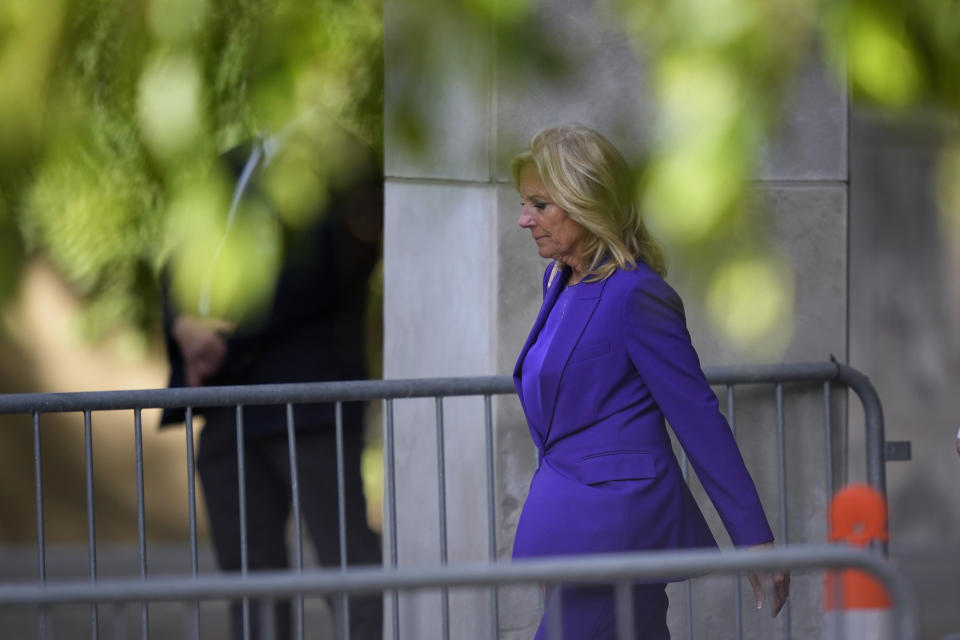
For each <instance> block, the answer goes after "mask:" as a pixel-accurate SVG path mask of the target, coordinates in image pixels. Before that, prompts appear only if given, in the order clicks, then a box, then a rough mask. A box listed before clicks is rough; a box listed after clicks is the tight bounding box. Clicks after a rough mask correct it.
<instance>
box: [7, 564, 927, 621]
mask: <svg viewBox="0 0 960 640" xmlns="http://www.w3.org/2000/svg"><path fill="white" fill-rule="evenodd" d="M826 568H834V569H838V568H855V569H859V570H861V571H865V572H867V573H869V574H872V575H873V576H875V577H876V578H877V579H878V580H879V581H880V582H881V583H882V584H883V585H884V587H886V589H887V590H888V592H889V594H890V596H891V600H892V604H893V609H892V614H893V618H892V620H893V624H892V626H893V633H894V634H895V637H896V638H898V639H899V640H913V638H914V633H915V604H914V602H913V597H912V594H911V592H910V590H909V587H908V586H907V583H906V581H905V579H904V578H903V577H902V576H901V575H900V574H899V573H898V572H897V571H896V570H894V569H893V567H892V566H891V565H889V564H888V563H887V562H886V561H885V560H884V558H883V557H882V555H880V554H878V553H875V552H870V551H862V550H857V549H853V548H850V547H844V546H812V545H811V546H803V545H797V546H794V547H792V548H782V549H770V550H752V551H712V550H687V551H671V552H659V553H651V552H645V553H620V554H600V555H590V556H579V557H573V558H560V559H546V560H543V559H541V560H527V561H524V562H519V563H515V564H509V565H507V564H484V565H474V566H446V567H445V566H439V567H404V568H402V569H392V570H377V569H357V570H351V571H348V572H339V571H330V570H327V571H305V572H301V573H299V574H295V575H291V574H289V573H287V572H275V573H258V574H254V575H248V576H243V577H234V578H230V577H226V576H205V577H202V578H200V577H194V578H186V577H180V578H158V579H155V580H151V581H135V580H113V581H103V582H100V583H97V584H93V585H90V584H85V583H80V584H70V583H64V584H57V585H46V586H30V587H11V586H0V606H10V605H17V606H23V605H30V606H39V607H50V606H56V605H63V604H69V603H89V604H91V605H96V604H103V603H113V604H117V605H123V604H126V603H136V602H143V601H154V602H160V601H179V602H184V601H194V602H196V601H198V600H210V599H227V598H252V597H261V598H266V599H271V598H283V597H290V596H296V595H299V596H303V595H304V594H311V595H321V594H325V595H331V596H334V595H342V594H359V593H370V592H375V593H380V592H383V593H386V592H397V591H400V590H412V589H444V590H447V589H451V588H470V587H473V588H480V587H489V588H493V589H496V588H497V587H499V586H504V585H508V584H514V583H520V582H526V583H541V584H569V583H576V584H584V583H590V584H610V585H613V586H614V587H615V598H616V617H617V640H630V639H631V638H634V637H635V636H634V634H635V628H634V622H635V621H634V617H633V612H632V598H631V594H630V592H631V589H632V588H633V585H634V584H635V583H636V582H637V581H639V580H650V579H665V578H666V577H668V576H675V575H683V574H689V573H697V574H702V573H704V572H716V573H732V572H747V571H769V570H774V569H790V570H793V571H797V570H800V571H804V570H813V569H826ZM268 635H269V634H268ZM559 635H562V634H558V635H555V636H552V637H554V638H557V640H560V638H559ZM120 637H123V636H122V635H121V636H120Z"/></svg>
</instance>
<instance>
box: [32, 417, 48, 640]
mask: <svg viewBox="0 0 960 640" xmlns="http://www.w3.org/2000/svg"><path fill="white" fill-rule="evenodd" d="M33 477H34V487H35V488H34V492H35V498H36V505H37V573H38V576H37V578H38V580H39V584H41V585H44V584H46V582H47V547H46V533H45V531H44V519H43V447H42V443H41V438H40V412H38V411H34V412H33ZM48 619H49V618H48V613H47V607H46V605H44V606H41V607H40V640H47V625H48Z"/></svg>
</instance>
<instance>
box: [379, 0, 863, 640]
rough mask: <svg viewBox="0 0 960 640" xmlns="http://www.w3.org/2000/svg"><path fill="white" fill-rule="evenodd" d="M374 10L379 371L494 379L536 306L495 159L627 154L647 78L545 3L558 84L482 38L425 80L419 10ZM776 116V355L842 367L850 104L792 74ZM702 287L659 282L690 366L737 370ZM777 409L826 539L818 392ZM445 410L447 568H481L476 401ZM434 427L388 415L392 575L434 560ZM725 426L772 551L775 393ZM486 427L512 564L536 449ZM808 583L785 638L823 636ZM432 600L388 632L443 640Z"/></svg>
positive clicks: (479, 625)
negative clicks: (781, 263) (582, 135)
mask: <svg viewBox="0 0 960 640" xmlns="http://www.w3.org/2000/svg"><path fill="white" fill-rule="evenodd" d="M386 5H387V6H386V12H385V16H386V38H387V40H386V49H387V58H386V80H387V92H386V103H387V114H388V121H387V128H386V134H385V147H386V173H387V178H386V179H387V188H386V232H385V276H384V286H385V294H384V296H385V297H384V313H385V318H384V325H385V329H384V333H385V335H384V375H385V376H386V377H411V376H448V375H475V374H508V373H510V372H511V371H512V369H513V365H514V360H515V358H516V354H517V353H518V352H519V349H520V347H521V346H522V343H523V340H524V339H525V337H526V334H527V332H528V330H529V328H530V326H531V324H532V323H533V320H534V318H535V316H536V313H537V310H538V308H539V305H540V276H541V274H542V270H543V268H544V266H545V263H544V261H543V260H541V259H540V258H539V257H538V256H537V255H536V251H535V248H534V247H533V245H532V244H531V242H530V239H529V237H528V235H527V234H525V233H524V232H522V231H520V230H519V229H518V228H517V226H516V218H517V216H518V213H519V205H518V202H519V201H518V196H517V194H516V193H515V191H514V189H513V186H512V185H511V184H510V181H509V176H508V164H507V159H508V158H509V156H510V155H512V154H513V153H515V152H516V151H518V150H520V149H521V148H522V147H523V146H524V145H525V144H526V142H527V141H528V140H529V138H530V136H531V135H532V134H533V133H534V132H536V131H537V130H539V129H540V128H542V127H545V126H548V125H552V124H558V123H561V122H567V121H574V120H575V121H580V122H583V123H585V124H587V125H589V126H593V127H595V128H597V129H598V130H600V131H602V132H604V133H605V134H607V135H608V136H609V137H610V138H611V139H612V140H614V142H615V143H616V144H618V146H619V147H620V148H621V150H622V151H624V152H625V153H626V154H627V155H632V154H635V153H636V152H638V151H639V150H640V149H642V148H643V146H644V144H645V143H646V142H647V141H648V140H649V138H650V133H651V132H650V128H651V123H652V120H651V117H650V115H649V114H650V111H651V109H650V99H649V97H648V80H647V76H646V71H645V68H644V65H643V63H642V61H641V60H638V59H637V57H636V55H635V54H634V52H633V49H632V48H631V46H630V44H629V41H628V40H627V38H626V36H625V35H624V34H622V33H620V32H619V31H618V30H617V29H616V28H615V26H613V25H611V24H610V23H609V22H608V21H606V20H605V18H604V17H602V16H601V15H600V14H599V12H598V10H596V9H595V8H592V7H591V3H579V2H563V1H560V0H557V1H555V2H546V3H541V5H540V7H539V8H538V9H537V11H538V12H539V14H540V15H538V16H537V18H536V20H537V24H539V25H541V30H540V33H538V34H533V35H531V38H534V39H538V38H540V39H542V38H549V39H550V40H551V41H554V42H563V43H564V48H565V51H566V53H567V58H568V59H569V60H576V61H577V62H578V66H577V67H576V68H575V69H574V70H573V71H572V72H571V73H567V74H564V75H560V76H557V77H550V76H543V77H540V78H533V79H531V78H530V77H529V76H521V75H520V73H519V72H518V71H517V70H516V68H515V67H514V66H513V64H512V63H513V61H512V60H511V59H509V56H504V55H501V54H502V52H501V51H500V50H498V47H497V45H496V42H497V40H496V39H495V38H484V37H477V38H475V39H468V40H467V41H466V42H463V41H451V42H450V45H449V48H448V49H447V50H446V51H445V55H444V56H441V57H442V61H440V62H438V67H439V69H440V71H436V70H434V71H433V72H431V73H426V72H422V71H421V70H419V69H418V67H417V65H416V63H415V60H414V58H415V56H413V55H412V54H411V51H415V48H413V49H411V48H409V47H405V46H404V44H405V43H407V42H409V39H410V38H423V39H424V42H425V43H426V42H427V41H428V40H429V43H430V46H435V45H436V40H435V37H437V36H436V34H433V35H431V30H432V29H435V28H437V26H436V24H435V23H434V22H432V20H433V19H434V16H430V15H418V14H417V13H416V12H415V11H413V10H411V7H410V6H409V5H408V4H407V3H406V2H404V0H388V2H387V3H386ZM424 46H426V44H425V45H424ZM531 46H533V45H531ZM435 58H436V56H435V57H434V59H435ZM435 61H436V60H435ZM411 104H412V105H419V107H421V108H425V109H428V110H429V113H430V114H431V120H430V121H429V124H430V126H431V127H432V128H433V129H434V130H435V131H438V132H441V135H440V136H438V139H437V140H435V141H434V143H433V144H432V146H430V147H429V148H428V150H427V152H426V153H425V154H421V155H415V154H412V153H411V152H409V151H408V150H407V149H406V147H405V146H404V144H403V141H404V140H405V139H406V138H409V137H410V135H409V131H408V129H407V128H405V123H404V122H403V121H402V120H399V119H395V118H393V116H391V115H390V114H392V113H394V112H395V111H397V109H395V107H398V106H403V105H411ZM788 104H789V108H788V109H787V111H786V115H785V120H784V122H785V124H784V127H783V130H782V132H781V133H780V134H779V136H778V137H777V138H776V139H774V140H771V141H770V143H769V144H768V146H767V148H766V150H765V153H764V159H763V164H762V167H761V169H760V170H759V173H758V175H757V180H758V182H757V187H756V191H755V197H754V198H753V200H752V205H751V207H752V208H753V209H754V211H755V215H757V216H762V217H764V219H765V220H767V222H768V223H769V228H770V238H771V240H770V241H771V242H775V243H777V244H778V245H779V246H780V247H782V249H783V251H784V253H785V254H786V255H787V256H789V259H790V261H791V263H792V266H793V267H794V269H795V270H796V273H797V291H796V315H795V317H794V319H793V320H794V325H795V329H796V333H795V336H794V338H793V341H792V343H791V344H790V346H789V348H788V349H787V352H786V354H785V356H784V360H791V361H795V360H825V359H827V358H828V357H829V355H830V354H834V355H836V356H837V358H838V359H840V360H844V359H845V357H846V351H847V335H846V332H847V329H846V323H847V284H846V283H847V260H846V255H847V254H846V252H847V235H846V234H847V165H846V113H847V103H846V98H845V96H844V94H843V92H842V91H841V90H840V89H839V88H838V87H837V86H835V84H834V83H833V82H831V80H829V79H828V77H827V74H826V73H825V72H824V71H823V70H822V68H821V67H820V66H817V65H812V66H811V67H809V68H807V69H804V70H803V71H802V73H801V74H800V75H799V76H798V78H797V79H796V82H795V83H794V85H793V92H792V94H791V97H790V99H789V101H788ZM401 111H402V109H401ZM669 249H670V248H669V247H667V250H668V253H669ZM702 275H703V274H698V273H690V272H685V271H684V268H683V265H682V264H676V263H675V262H674V263H673V266H672V272H671V275H670V276H669V277H668V280H669V281H670V282H671V283H672V284H673V285H674V286H675V287H676V288H677V289H678V290H679V291H680V293H681V295H683V296H684V299H685V303H686V305H687V313H688V317H689V319H690V324H691V331H692V333H693V336H694V342H695V345H696V346H697V348H698V349H699V351H700V354H701V357H702V360H703V362H704V364H705V365H715V364H738V363H740V360H738V354H736V353H734V352H733V351H731V350H730V349H728V348H726V347H725V346H724V344H723V343H722V342H721V341H720V340H719V339H718V337H717V335H716V334H715V333H714V332H713V331H712V330H711V328H710V327H709V326H708V323H707V321H706V314H705V313H704V311H703V301H702V300H701V299H699V298H698V295H697V294H696V291H697V288H696V287H694V286H692V284H691V283H693V282H695V280H696V278H698V277H702ZM785 397H786V412H785V418H786V426H787V430H788V431H787V447H788V468H787V471H786V473H787V487H788V495H789V503H790V508H789V510H788V513H787V531H788V533H789V540H790V541H791V542H821V541H824V540H825V537H826V525H825V514H826V505H827V492H826V489H825V485H824V480H823V478H824V477H825V475H826V467H825V462H824V454H823V448H824V436H823V430H822V429H823V428H822V422H823V415H824V405H823V399H822V395H821V389H820V388H819V387H818V386H817V387H815V388H807V389H802V390H800V391H799V392H797V391H793V390H788V391H787V394H786V396H785ZM723 400H725V397H724V398H723ZM445 406H446V412H445V420H446V425H445V426H446V432H445V441H446V443H445V452H446V456H447V466H446V469H447V474H446V481H447V485H446V489H447V508H448V512H449V524H448V526H449V539H450V545H451V547H450V561H451V562H482V561H485V560H486V557H487V556H486V554H487V543H488V539H487V536H486V527H485V522H486V520H485V518H486V495H485V492H484V485H483V482H482V479H483V472H484V459H483V432H482V427H483V423H482V417H483V414H482V405H481V403H480V401H479V400H474V401H469V400H463V401H456V402H454V401H448V402H447V404H446V405H445ZM842 408H843V394H842V393H840V392H837V393H835V394H834V403H833V406H832V409H831V411H832V414H833V417H834V418H835V420H834V424H835V425H840V426H842V424H843V420H842V412H841V409H842ZM434 413H435V408H434V406H433V403H432V402H422V403H418V402H408V403H399V402H398V404H397V416H396V417H397V423H396V432H397V435H396V443H397V455H398V474H399V475H398V481H397V491H398V511H399V521H398V531H397V534H398V542H399V561H400V564H401V565H413V564H428V565H432V564H436V563H437V562H438V561H439V555H438V554H439V552H438V537H437V536H438V534H437V530H438V527H437V525H436V524H435V523H436V522H437V517H438V516H437V497H436V496H437V486H436V485H437V482H436V445H435V436H434V432H435V429H434ZM736 422H737V427H738V435H739V436H740V440H741V442H742V443H743V449H744V454H745V458H746V459H747V462H748V466H749V467H750V469H751V472H752V473H753V474H754V477H755V479H756V481H757V484H758V486H759V488H760V492H761V497H762V499H763V500H764V504H765V506H766V507H767V509H768V514H769V516H770V520H771V525H772V526H773V528H774V531H775V532H777V535H778V537H781V538H782V537H783V533H782V531H781V525H780V522H779V515H778V509H779V504H778V499H777V488H778V486H779V475H778V469H777V458H776V448H775V445H776V413H775V404H774V399H773V390H772V389H765V390H763V391H762V392H759V391H758V392H752V391H743V392H740V393H738V395H737V414H736ZM494 429H495V449H496V479H495V482H496V508H497V514H496V517H497V541H496V542H497V548H498V553H499V555H500V557H501V558H504V559H506V558H509V555H510V550H511V546H512V539H513V531H514V528H515V526H516V522H517V519H518V517H519V514H520V510H521V508H522V505H523V501H524V498H525V497H526V491H527V484H528V482H529V478H530V476H531V474H532V472H533V469H534V466H535V460H534V456H535V453H534V449H533V446H532V444H531V443H530V439H529V434H528V432H527V427H526V424H525V421H524V419H523V415H522V412H521V411H520V407H519V403H518V402H517V401H516V399H515V398H513V397H511V398H503V399H499V400H497V402H496V403H495V424H494ZM451 460H456V462H455V463H451ZM694 484H695V485H696V483H695V482H694ZM707 512H708V514H709V515H708V518H709V519H711V524H712V526H713V527H714V530H715V531H716V532H717V534H718V537H719V538H721V539H726V536H725V534H724V533H723V532H722V526H720V525H719V523H718V521H717V518H716V516H715V514H713V513H712V507H710V508H708V509H707ZM732 580H733V579H732V578H707V579H703V580H698V581H696V582H695V583H694V585H693V592H694V595H695V598H696V599H695V605H694V606H695V609H696V617H695V621H696V622H695V627H694V636H693V637H706V635H705V633H706V629H708V628H709V629H711V630H714V631H716V630H718V629H725V628H727V627H730V628H732V627H731V625H732V624H733V616H732V614H731V606H732V602H733V599H732V598H733V596H732V595H731V594H732V591H731V589H730V584H731V581H732ZM820 584H821V581H820V579H819V577H816V576H811V577H810V578H803V577H798V578H796V579H795V580H794V596H793V602H794V615H793V619H792V626H793V628H794V630H795V636H794V637H810V638H814V637H819V634H820V623H819V621H820V619H821V616H820V600H819V598H820ZM740 589H741V591H742V593H743V596H744V600H743V604H744V609H743V613H744V615H743V617H744V619H745V622H746V627H745V628H746V630H747V633H746V637H748V638H762V637H769V636H770V634H771V633H773V632H774V631H775V630H778V629H779V628H780V625H783V624H784V621H783V619H782V618H781V619H778V620H777V621H773V622H771V621H770V620H769V619H768V618H767V617H765V616H766V614H765V613H763V614H762V615H758V614H756V613H755V612H753V611H752V604H751V603H752V595H751V594H750V591H749V585H748V584H747V583H746V581H745V580H744V581H742V585H741V586H740ZM670 595H671V602H672V605H671V625H672V628H673V630H674V633H675V634H676V635H677V637H684V635H685V632H686V630H685V626H682V625H683V624H684V623H683V622H682V616H683V614H684V613H685V611H686V601H685V587H683V586H676V587H671V590H670ZM439 602H440V599H439V596H438V595H437V594H421V595H417V596H411V597H405V598H403V600H402V602H401V636H402V637H415V638H418V639H419V638H424V639H429V638H439V637H441V635H440V634H441V630H440V613H439V612H440V607H439ZM539 606H540V603H539V596H538V594H537V590H536V589H531V588H519V587H518V588H515V589H514V588H510V589H505V590H503V591H502V592H501V598H500V629H501V637H502V638H504V639H505V640H513V639H517V640H519V639H521V638H529V637H530V636H531V635H532V630H533V629H534V628H535V626H536V624H537V621H538V619H539ZM488 607H489V600H488V599H487V595H486V594H485V593H480V594H458V595H457V596H456V598H454V599H453V600H452V601H451V624H452V630H451V637H453V638H487V637H489V635H490V626H489V625H490V621H489V618H490V616H489V609H488ZM388 613H389V612H388ZM718 633H721V632H718ZM711 635H713V634H711ZM721 635H722V633H721Z"/></svg>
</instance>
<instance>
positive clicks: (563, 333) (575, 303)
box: [541, 274, 607, 443]
mask: <svg viewBox="0 0 960 640" xmlns="http://www.w3.org/2000/svg"><path fill="white" fill-rule="evenodd" d="M565 275H566V274H565ZM566 280H567V279H566V277H564V279H563V282H564V283H566ZM606 282H607V281H606V280H602V281H600V282H589V283H588V282H581V283H580V284H578V285H576V286H575V287H573V290H572V291H570V293H571V294H572V295H571V298H570V300H569V302H568V306H567V309H566V313H565V314H564V317H563V322H561V323H560V326H559V327H558V328H557V333H556V335H555V336H554V337H553V342H552V343H551V344H550V347H549V348H548V349H547V354H546V357H545V358H544V363H543V374H542V375H543V378H542V380H541V390H542V393H543V399H542V402H543V408H544V409H545V411H544V415H545V416H550V417H549V420H548V421H547V424H546V425H544V427H545V431H544V434H543V441H544V443H546V442H548V441H549V438H550V429H551V428H552V427H553V422H554V418H555V417H556V410H557V393H558V391H559V389H560V378H562V377H563V371H564V369H566V367H567V361H568V360H569V359H570V355H571V354H572V353H573V349H574V347H576V346H577V342H578V341H579V340H580V336H581V335H582V334H583V330H584V329H585V328H586V327H587V323H588V322H589V321H590V318H591V317H592V316H593V312H594V311H595V310H596V308H597V304H598V303H599V302H600V295H601V294H602V293H603V287H604V286H605V285H606ZM561 290H562V287H561Z"/></svg>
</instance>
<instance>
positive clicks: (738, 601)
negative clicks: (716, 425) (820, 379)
mask: <svg viewBox="0 0 960 640" xmlns="http://www.w3.org/2000/svg"><path fill="white" fill-rule="evenodd" d="M727 420H728V421H729V422H730V433H732V434H733V439H734V440H736V439H737V411H736V403H735V398H734V386H733V385H732V384H728V385H727ZM742 579H743V574H742V573H738V574H737V575H735V576H734V577H733V599H734V607H735V608H736V623H737V638H738V639H739V640H743V593H742V592H741V591H740V584H741V581H742Z"/></svg>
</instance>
